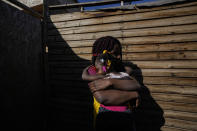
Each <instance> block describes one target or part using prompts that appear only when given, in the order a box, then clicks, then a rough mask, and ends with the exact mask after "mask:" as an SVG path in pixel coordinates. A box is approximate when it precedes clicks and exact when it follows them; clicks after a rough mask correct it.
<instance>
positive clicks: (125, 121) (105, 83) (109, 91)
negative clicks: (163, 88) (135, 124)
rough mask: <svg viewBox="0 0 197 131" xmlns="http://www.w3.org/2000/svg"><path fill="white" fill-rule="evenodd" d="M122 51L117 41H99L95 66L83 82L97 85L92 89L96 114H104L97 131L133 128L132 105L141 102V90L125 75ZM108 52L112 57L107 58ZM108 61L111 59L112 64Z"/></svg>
mask: <svg viewBox="0 0 197 131" xmlns="http://www.w3.org/2000/svg"><path fill="white" fill-rule="evenodd" d="M121 49H122V47H121V44H120V42H119V41H118V40H117V39H116V38H114V37H111V36H106V37H101V38H99V39H97V40H96V41H95V43H94V44H93V50H92V52H93V57H92V65H91V66H88V67H87V68H85V69H84V71H83V74H82V79H83V80H88V81H93V82H90V83H89V88H90V90H91V91H92V93H93V95H94V108H95V114H98V112H99V110H100V113H99V114H98V115H97V121H96V129H97V130H100V129H101V130H102V129H103V130H104V128H105V129H112V128H113V129H118V128H116V127H121V129H123V127H125V128H124V129H127V130H129V127H130V125H131V120H132V118H131V117H130V115H129V113H128V112H130V109H129V106H128V102H129V101H130V100H133V99H137V98H138V96H139V95H138V93H137V91H136V90H138V89H139V88H140V86H139V84H138V82H137V81H136V80H135V79H131V78H130V77H129V76H128V74H126V73H124V71H125V67H124V66H123V65H122V50H121ZM104 50H107V51H108V53H104V54H103V51H104ZM102 54H103V55H102ZM109 54H110V55H109ZM106 57H107V58H111V59H110V61H108V60H107V58H106ZM114 63H116V64H114ZM117 63H118V64H117ZM116 65H118V66H116ZM126 72H127V70H126ZM95 74H96V75H95ZM117 78H118V79H117ZM106 112H107V113H106ZM123 112H124V113H123ZM114 113H115V114H114ZM103 116H104V117H103ZM106 116H108V117H106ZM110 123H111V125H110ZM123 125H124V126H123Z"/></svg>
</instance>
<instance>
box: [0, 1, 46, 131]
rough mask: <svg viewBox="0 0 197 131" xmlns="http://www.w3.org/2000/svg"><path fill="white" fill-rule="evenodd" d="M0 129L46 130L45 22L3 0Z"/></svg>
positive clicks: (1, 10) (0, 38) (0, 5)
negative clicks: (42, 57) (43, 39)
mask: <svg viewBox="0 0 197 131" xmlns="http://www.w3.org/2000/svg"><path fill="white" fill-rule="evenodd" d="M0 12H1V13H0V95H1V101H2V102H1V115H0V116H1V127H0V130H8V131H11V130H16V129H19V130H21V131H23V130H24V131H33V130H35V131H39V130H40V131H43V129H44V87H43V85H42V84H43V83H42V70H41V43H42V41H41V23H40V20H38V19H37V18H34V17H32V16H30V15H28V14H25V13H24V12H23V11H21V10H18V9H17V8H15V7H13V6H11V5H9V4H7V3H5V2H3V1H0Z"/></svg>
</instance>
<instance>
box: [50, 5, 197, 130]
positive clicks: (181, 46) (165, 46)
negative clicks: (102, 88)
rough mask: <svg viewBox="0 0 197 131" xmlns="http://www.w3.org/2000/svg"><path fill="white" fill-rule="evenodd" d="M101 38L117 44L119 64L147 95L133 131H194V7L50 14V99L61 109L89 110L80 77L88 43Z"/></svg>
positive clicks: (196, 90)
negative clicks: (125, 64)
mask: <svg viewBox="0 0 197 131" xmlns="http://www.w3.org/2000/svg"><path fill="white" fill-rule="evenodd" d="M106 35H111V36H114V37H117V38H118V39H119V40H120V42H121V43H122V46H123V60H124V61H127V62H132V63H133V65H134V70H133V72H134V74H135V75H136V79H138V80H139V81H140V82H142V83H143V84H144V85H145V88H147V89H148V90H149V91H150V94H149V95H145V97H144V98H143V99H144V102H142V106H141V107H139V110H137V116H138V117H139V119H138V118H137V120H136V121H137V126H138V128H137V129H139V130H145V129H146V130H147V129H149V128H150V130H155V129H158V127H156V126H157V125H158V126H159V125H160V126H159V128H161V129H162V130H164V131H178V130H181V131H194V130H196V129H197V117H196V116H197V102H196V101H197V2H184V3H178V4H173V5H168V6H160V7H151V8H142V9H141V8H140V9H139V10H129V11H128V10H127V11H115V12H104V11H103V12H101V11H97V12H83V13H80V12H75V13H69V14H56V15H51V16H50V17H49V18H48V46H49V52H48V54H49V62H50V79H51V87H52V92H53V93H52V94H53V96H56V97H59V98H64V100H65V102H63V103H67V104H71V103H72V101H74V102H76V103H78V104H79V105H78V108H79V107H80V106H81V109H82V108H84V110H85V108H88V107H91V106H90V105H91V104H90V102H91V101H90V98H89V97H87V95H90V93H89V91H88V88H87V87H85V88H84V87H83V86H86V83H84V82H83V81H82V80H81V73H82V69H83V68H84V67H85V66H87V65H88V64H89V63H90V60H91V49H92V44H93V42H94V41H95V40H96V39H97V38H99V37H102V36H106ZM142 78H143V79H142ZM88 100H89V102H88ZM79 101H82V102H81V103H80V102H79ZM84 104H85V105H86V106H85V105H84ZM73 106H74V104H73ZM73 108H74V107H73ZM73 108H71V109H73ZM81 109H80V110H81ZM75 111H77V109H75ZM88 111H90V109H89V110H88V109H87V110H86V111H83V113H84V114H83V115H87V114H90V113H91V112H90V113H89V112H88ZM142 115H143V116H142ZM65 116H68V114H67V115H65ZM69 117H70V118H74V117H75V116H73V117H72V115H69ZM82 117H83V116H81V119H82ZM84 117H85V116H84ZM143 117H147V118H145V119H144V120H142V118H143ZM163 117H164V119H165V124H164V126H162V123H164V121H163ZM86 118H87V116H86ZM151 118H152V119H153V120H152V119H151ZM150 119H151V120H150ZM86 120H90V119H89V118H87V119H86ZM76 121H77V120H76ZM79 121H80V120H79ZM87 123H88V122H87ZM81 124H82V123H81ZM140 124H142V125H144V126H143V127H140V126H139V125H140ZM82 125H83V124H82ZM154 126H155V128H154Z"/></svg>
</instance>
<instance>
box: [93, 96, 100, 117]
mask: <svg viewBox="0 0 197 131" xmlns="http://www.w3.org/2000/svg"><path fill="white" fill-rule="evenodd" d="M99 107H100V103H99V102H98V101H97V100H96V99H95V97H94V112H95V114H94V117H96V115H97V114H98V112H99Z"/></svg>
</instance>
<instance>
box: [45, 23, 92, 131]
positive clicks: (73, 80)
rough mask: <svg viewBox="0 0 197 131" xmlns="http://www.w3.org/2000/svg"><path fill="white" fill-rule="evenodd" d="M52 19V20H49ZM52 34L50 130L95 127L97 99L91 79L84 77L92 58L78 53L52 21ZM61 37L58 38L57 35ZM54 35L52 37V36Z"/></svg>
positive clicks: (49, 104) (49, 48)
mask: <svg viewBox="0 0 197 131" xmlns="http://www.w3.org/2000/svg"><path fill="white" fill-rule="evenodd" d="M48 23H51V21H48ZM50 29H51V30H52V29H53V34H55V35H52V36H48V38H49V39H48V42H47V43H48V64H49V95H48V98H49V99H48V124H47V125H48V126H47V130H48V131H60V130H71V129H72V130H87V131H93V106H92V103H93V100H92V95H91V92H90V90H89V88H88V86H87V85H88V83H87V82H85V81H83V80H82V79H81V74H82V71H83V69H84V68H85V67H86V66H88V65H90V64H91V62H90V61H89V60H86V59H83V58H80V57H79V56H78V55H76V54H75V53H74V52H73V51H72V48H71V47H70V46H69V44H68V43H67V42H66V41H65V40H64V39H63V38H62V37H61V35H60V33H59V32H58V31H57V30H56V29H55V26H54V25H53V23H51V26H50ZM57 37H58V40H57V39H56V38H57ZM51 38H52V39H51Z"/></svg>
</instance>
